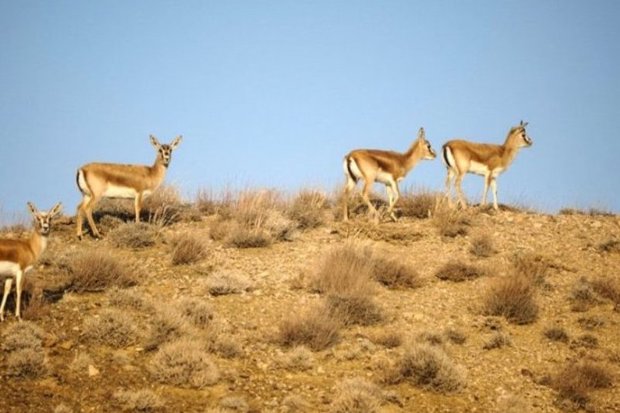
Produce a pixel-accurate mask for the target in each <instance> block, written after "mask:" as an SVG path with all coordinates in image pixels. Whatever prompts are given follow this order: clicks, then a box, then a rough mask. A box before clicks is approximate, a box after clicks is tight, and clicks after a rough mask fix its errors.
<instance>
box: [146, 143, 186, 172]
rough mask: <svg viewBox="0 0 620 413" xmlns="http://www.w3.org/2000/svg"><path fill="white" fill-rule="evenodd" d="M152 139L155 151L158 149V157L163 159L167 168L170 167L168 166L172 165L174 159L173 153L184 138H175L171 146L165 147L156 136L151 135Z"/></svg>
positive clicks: (166, 145)
mask: <svg viewBox="0 0 620 413" xmlns="http://www.w3.org/2000/svg"><path fill="white" fill-rule="evenodd" d="M150 137H151V145H153V146H154V147H155V149H157V157H158V158H160V159H161V161H162V163H163V164H164V166H165V167H168V165H170V160H171V159H172V151H173V150H175V149H176V148H177V146H179V144H180V143H181V140H183V137H182V136H181V135H179V136H177V137H176V138H174V140H173V141H172V142H170V143H169V144H163V145H162V144H161V143H159V141H158V140H157V138H156V137H155V136H153V135H151V136H150Z"/></svg>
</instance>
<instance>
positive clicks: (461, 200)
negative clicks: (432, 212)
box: [454, 174, 467, 209]
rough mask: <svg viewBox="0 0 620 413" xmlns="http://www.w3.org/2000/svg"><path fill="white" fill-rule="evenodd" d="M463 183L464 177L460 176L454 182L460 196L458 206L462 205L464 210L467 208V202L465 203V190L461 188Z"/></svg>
mask: <svg viewBox="0 0 620 413" xmlns="http://www.w3.org/2000/svg"><path fill="white" fill-rule="evenodd" d="M462 182H463V175H461V174H458V175H457V176H456V179H455V180H454V187H455V188H456V193H457V195H458V204H460V205H461V207H462V208H463V209H465V208H467V202H466V201H465V194H463V188H462V187H461V183H462Z"/></svg>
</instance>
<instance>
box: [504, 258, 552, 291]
mask: <svg viewBox="0 0 620 413" xmlns="http://www.w3.org/2000/svg"><path fill="white" fill-rule="evenodd" d="M513 266H514V270H515V272H516V273H517V274H519V275H522V276H524V277H528V278H530V279H531V280H532V281H533V282H534V284H535V285H538V286H540V285H544V283H545V279H546V278H547V275H548V273H549V269H550V267H551V266H550V264H549V262H548V261H547V259H545V257H543V256H542V255H538V254H522V255H516V256H514V258H513Z"/></svg>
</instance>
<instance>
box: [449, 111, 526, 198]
mask: <svg viewBox="0 0 620 413" xmlns="http://www.w3.org/2000/svg"><path fill="white" fill-rule="evenodd" d="M526 126H527V122H525V123H523V121H521V123H520V124H519V125H518V126H514V127H512V128H510V131H509V132H508V136H507V137H506V141H505V142H504V144H503V145H493V144H487V143H474V142H469V141H464V140H452V141H449V142H446V143H445V144H444V145H443V160H444V163H445V164H446V167H447V168H448V176H447V177H446V197H447V198H448V202H449V203H450V204H451V203H452V199H451V194H450V192H451V191H450V189H451V188H450V187H451V184H452V181H453V179H454V187H455V188H456V192H457V195H458V203H459V204H461V206H462V207H466V206H467V205H466V202H465V197H464V195H463V189H462V188H461V181H462V180H463V177H464V176H465V174H466V173H468V172H471V173H474V174H478V175H482V176H484V191H483V192H482V202H481V205H486V203H487V192H488V191H489V186H490V187H491V189H492V191H493V208H495V209H496V210H497V209H498V205H497V182H496V178H497V177H498V175H499V174H500V173H502V172H504V171H505V170H506V169H508V166H510V164H511V163H512V161H513V160H514V159H515V156H517V152H518V151H519V149H521V148H524V147H528V146H532V143H533V142H532V139H531V138H530V137H529V136H528V134H527V132H526V131H525V127H526Z"/></svg>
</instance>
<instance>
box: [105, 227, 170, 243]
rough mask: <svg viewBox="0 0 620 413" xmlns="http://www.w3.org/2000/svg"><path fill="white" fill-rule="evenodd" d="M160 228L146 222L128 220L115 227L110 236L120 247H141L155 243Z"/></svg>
mask: <svg viewBox="0 0 620 413" xmlns="http://www.w3.org/2000/svg"><path fill="white" fill-rule="evenodd" d="M158 236H159V229H158V228H157V227H155V226H153V225H150V224H147V223H144V222H128V223H125V224H122V225H120V226H118V227H116V228H115V229H113V230H112V231H111V232H110V234H109V235H108V238H109V239H110V241H111V242H112V244H113V245H114V246H116V247H119V248H123V247H125V248H132V249H141V248H148V247H152V246H153V245H155V242H156V240H157V237H158Z"/></svg>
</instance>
